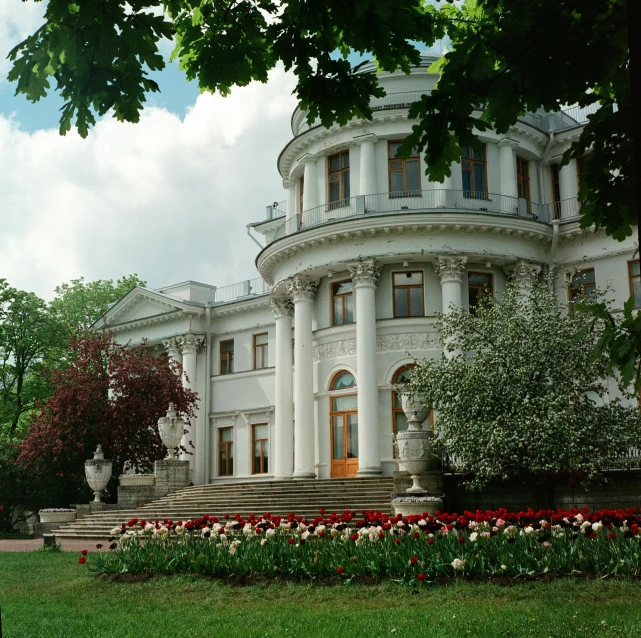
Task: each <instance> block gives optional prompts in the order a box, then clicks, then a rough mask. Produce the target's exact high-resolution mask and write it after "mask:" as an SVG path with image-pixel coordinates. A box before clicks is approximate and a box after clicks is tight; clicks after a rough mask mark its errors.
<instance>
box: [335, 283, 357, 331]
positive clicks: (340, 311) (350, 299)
mask: <svg viewBox="0 0 641 638" xmlns="http://www.w3.org/2000/svg"><path fill="white" fill-rule="evenodd" d="M353 292H354V284H352V280H351V279H347V280H346V281H337V282H335V283H332V325H333V326H342V325H343V324H345V323H354V295H353Z"/></svg>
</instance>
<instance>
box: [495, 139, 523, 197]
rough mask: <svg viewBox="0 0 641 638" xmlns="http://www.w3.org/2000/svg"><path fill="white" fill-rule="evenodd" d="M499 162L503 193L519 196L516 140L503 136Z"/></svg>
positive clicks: (500, 143)
mask: <svg viewBox="0 0 641 638" xmlns="http://www.w3.org/2000/svg"><path fill="white" fill-rule="evenodd" d="M498 146H499V160H500V161H499V164H500V167H501V195H506V196H508V197H514V198H516V197H518V194H519V191H518V187H517V184H516V159H515V157H514V149H515V148H516V147H517V144H516V142H514V141H513V140H510V139H508V138H506V137H505V138H503V139H502V140H501V141H500V142H499V144H498Z"/></svg>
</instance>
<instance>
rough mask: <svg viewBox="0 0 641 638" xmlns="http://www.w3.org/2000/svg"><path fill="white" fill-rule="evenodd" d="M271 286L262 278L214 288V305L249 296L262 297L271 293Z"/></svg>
mask: <svg viewBox="0 0 641 638" xmlns="http://www.w3.org/2000/svg"><path fill="white" fill-rule="evenodd" d="M271 289H272V288H271V286H270V285H269V284H268V283H267V282H266V281H265V280H264V279H263V278H262V277H256V278H255V279H246V280H245V281H241V282H239V283H237V284H231V285H229V286H221V287H220V288H216V291H215V293H214V303H226V302H228V301H235V300H236V299H242V298H243V297H249V296H251V295H262V294H265V293H267V292H270V291H271Z"/></svg>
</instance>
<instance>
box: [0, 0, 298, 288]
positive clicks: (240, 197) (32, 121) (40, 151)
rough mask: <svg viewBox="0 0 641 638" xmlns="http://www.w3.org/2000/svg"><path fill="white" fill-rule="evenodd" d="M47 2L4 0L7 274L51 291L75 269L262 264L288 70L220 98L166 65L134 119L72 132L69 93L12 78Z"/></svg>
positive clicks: (146, 275)
mask: <svg viewBox="0 0 641 638" xmlns="http://www.w3.org/2000/svg"><path fill="white" fill-rule="evenodd" d="M45 7H46V2H42V3H34V2H32V1H30V2H22V0H0V278H5V279H6V280H7V281H8V282H9V284H10V285H11V286H13V287H15V288H19V289H22V290H28V291H31V292H35V293H36V294H37V295H39V296H40V297H43V298H44V299H46V300H49V299H51V298H52V297H53V291H54V288H55V287H56V286H57V285H59V284H61V283H63V282H68V281H70V280H72V279H75V278H78V277H84V278H85V279H86V280H87V281H92V280H94V279H116V278H118V277H121V276H123V275H127V274H132V273H137V274H138V276H139V277H141V278H142V279H144V280H146V281H147V283H148V286H149V287H151V288H159V287H162V286H166V285H168V284H171V283H178V282H181V281H185V280H187V279H192V280H195V281H201V282H204V283H209V284H214V285H217V286H224V285H226V284H231V283H235V282H237V281H241V280H243V279H248V278H251V277H256V276H258V273H257V272H256V269H255V266H254V258H255V256H256V254H257V251H258V247H257V246H256V244H254V242H253V241H252V240H251V239H250V238H249V237H248V236H247V233H246V225H247V224H248V223H250V222H256V221H260V220H262V219H264V217H265V207H266V206H267V205H268V204H271V203H272V202H274V201H282V200H284V199H285V198H286V193H285V191H284V190H283V187H282V181H281V178H280V176H279V175H278V171H277V169H276V159H277V157H278V154H279V153H280V151H281V149H282V147H283V146H284V145H285V144H286V143H287V141H288V140H289V139H290V137H291V129H290V127H289V126H290V117H291V113H292V111H293V109H294V108H295V106H296V100H295V98H294V97H293V96H292V94H291V93H292V90H293V88H294V84H295V81H294V77H293V75H292V74H287V73H285V72H284V71H283V70H282V69H281V70H279V69H276V70H275V71H273V72H272V73H271V75H270V78H269V82H268V83H267V84H260V83H254V84H252V85H250V86H248V87H244V88H240V89H235V90H234V91H232V93H231V95H230V96H228V97H227V98H221V97H220V96H218V95H209V94H203V95H200V94H199V91H198V88H197V87H196V86H195V84H190V83H188V82H187V81H186V80H185V79H184V76H183V74H182V72H181V71H180V70H179V69H178V68H177V66H176V65H170V66H169V67H168V68H167V69H166V70H165V71H163V72H161V73H159V74H156V75H155V76H154V79H156V81H157V82H158V83H159V84H160V87H161V93H160V94H154V95H153V96H151V97H149V98H148V103H149V104H150V105H151V106H150V107H148V108H146V109H145V110H144V112H143V114H142V117H141V121H140V122H139V123H138V124H123V123H119V122H117V121H116V120H114V119H112V118H109V117H106V118H103V119H102V120H100V121H99V122H98V124H97V126H96V127H95V128H94V129H93V130H92V131H91V132H90V134H89V137H88V138H87V139H85V140H83V139H81V138H80V137H79V136H78V135H77V134H76V133H75V132H73V131H72V132H71V133H68V134H67V135H66V136H64V137H63V136H60V135H59V134H58V117H59V113H58V109H59V108H60V106H61V104H62V101H61V100H60V98H59V97H58V96H57V95H55V94H50V95H49V96H48V97H47V98H45V99H44V100H41V101H40V102H39V103H37V104H35V105H34V104H31V103H30V102H28V101H26V100H25V99H24V98H22V97H14V92H15V86H14V85H13V83H9V82H8V81H7V79H6V75H7V73H8V71H9V68H10V64H9V62H8V61H7V60H6V55H7V54H8V52H9V51H10V50H11V49H12V48H13V47H14V46H15V45H16V44H17V43H19V42H20V41H22V40H23V39H24V38H25V37H26V36H27V35H29V34H31V33H33V32H34V31H35V30H36V29H37V28H38V27H39V26H40V25H41V24H42V23H43V18H42V16H43V14H44V10H45ZM170 48H171V45H170V44H169V43H167V46H166V47H165V52H166V53H167V54H168V53H169V51H170Z"/></svg>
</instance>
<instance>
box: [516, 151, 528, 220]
mask: <svg viewBox="0 0 641 638" xmlns="http://www.w3.org/2000/svg"><path fill="white" fill-rule="evenodd" d="M516 180H517V187H518V194H519V197H520V198H521V199H524V200H525V201H526V202H527V212H528V213H529V212H531V205H530V162H528V161H527V160H526V159H523V158H522V157H519V156H518V155H517V156H516Z"/></svg>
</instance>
